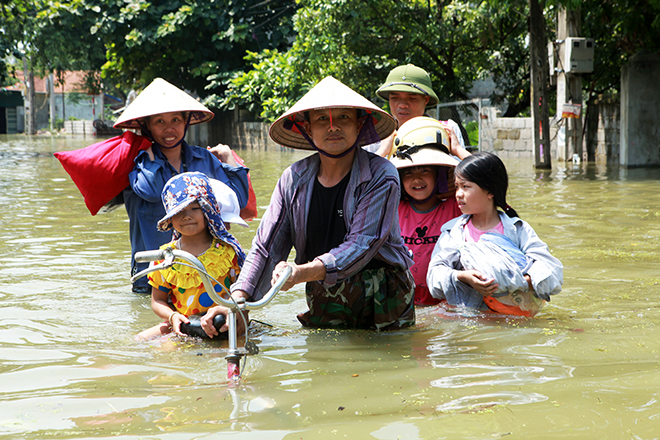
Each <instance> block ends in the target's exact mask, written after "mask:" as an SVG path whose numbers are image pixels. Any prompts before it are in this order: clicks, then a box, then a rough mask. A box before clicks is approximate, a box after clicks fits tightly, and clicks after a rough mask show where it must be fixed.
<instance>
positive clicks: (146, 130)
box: [140, 112, 192, 150]
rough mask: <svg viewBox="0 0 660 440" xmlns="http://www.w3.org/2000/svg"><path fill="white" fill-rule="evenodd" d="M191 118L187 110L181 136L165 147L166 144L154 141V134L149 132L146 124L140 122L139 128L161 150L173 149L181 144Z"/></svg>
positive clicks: (190, 113)
mask: <svg viewBox="0 0 660 440" xmlns="http://www.w3.org/2000/svg"><path fill="white" fill-rule="evenodd" d="M191 118H192V112H188V120H187V121H186V127H185V128H184V129H183V136H181V140H180V141H179V142H177V143H176V144H174V145H172V146H171V147H166V146H164V145H161V144H159V143H158V142H156V140H155V139H154V136H153V135H152V134H151V131H150V130H149V129H147V127H146V124H145V125H143V124H141V123H140V129H141V130H142V131H143V132H144V134H146V135H147V137H149V138H151V140H152V141H153V143H154V144H156V145H157V146H158V148H161V149H163V150H173V149H174V148H176V147H178V146H179V145H181V143H182V142H183V140H184V139H185V138H186V134H187V133H188V127H190V119H191Z"/></svg>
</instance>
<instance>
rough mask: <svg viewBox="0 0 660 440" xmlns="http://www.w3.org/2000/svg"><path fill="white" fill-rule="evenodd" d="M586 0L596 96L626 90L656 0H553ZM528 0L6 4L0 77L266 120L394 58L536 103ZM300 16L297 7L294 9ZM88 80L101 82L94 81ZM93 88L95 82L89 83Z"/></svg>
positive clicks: (378, 76)
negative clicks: (14, 70) (113, 90)
mask: <svg viewBox="0 0 660 440" xmlns="http://www.w3.org/2000/svg"><path fill="white" fill-rule="evenodd" d="M559 3H561V4H565V5H566V6H567V7H580V8H581V11H582V23H583V24H582V33H583V35H584V36H586V37H592V38H594V39H595V41H596V58H595V70H594V72H593V73H592V74H587V75H584V80H585V82H586V83H587V84H588V88H589V90H590V91H591V92H592V93H594V94H601V93H608V92H611V91H613V90H616V89H617V88H618V86H619V75H620V69H621V66H622V65H623V64H625V63H626V62H627V60H628V58H629V57H630V56H631V55H632V54H634V53H636V52H637V51H639V50H641V49H646V50H655V51H657V50H658V49H659V47H660V18H659V17H660V0H622V1H617V2H612V1H605V2H603V1H602V0H554V1H553V0H550V2H547V3H546V5H545V11H546V20H547V24H548V29H547V31H548V32H547V34H548V36H551V38H554V36H553V34H554V25H555V23H554V21H555V10H554V8H555V7H556V6H557V5H558V4H559ZM527 7H528V6H527V2H526V1H525V0H481V1H478V2H468V1H466V0H406V1H402V0H60V1H54V0H0V37H1V38H0V55H2V56H0V81H3V77H4V78H6V76H7V74H6V72H7V69H8V67H7V66H6V60H7V59H8V58H7V57H10V56H15V57H17V58H20V57H22V56H24V55H25V56H26V57H28V58H29V59H30V62H31V66H32V69H34V70H36V71H37V72H38V73H45V72H50V71H53V70H90V71H98V70H102V73H103V76H104V78H105V79H104V81H105V82H106V83H107V82H112V83H116V84H117V86H118V87H119V89H120V93H121V91H128V90H129V89H131V88H137V87H140V86H144V85H147V84H148V83H149V82H151V80H153V78H155V77H163V78H165V79H166V80H168V81H170V82H172V83H174V84H176V85H178V86H180V87H183V88H185V89H188V90H191V91H193V92H197V93H198V94H199V95H200V96H205V97H207V100H206V102H207V103H209V104H211V105H221V106H222V107H224V108H236V107H241V108H247V109H249V110H251V111H252V112H254V113H255V114H260V115H261V117H262V118H264V119H266V120H272V119H274V118H275V117H276V116H278V115H279V114H281V113H282V112H283V111H284V110H285V109H286V108H288V107H289V106H290V105H291V104H292V103H293V102H294V101H295V100H297V99H298V98H299V97H300V96H302V95H303V94H304V93H305V92H306V91H307V90H309V88H310V87H311V86H312V85H313V84H315V83H316V82H318V81H319V80H321V79H322V78H323V77H325V76H327V75H333V76H335V77H336V78H337V79H339V80H341V81H342V82H344V83H345V84H347V85H349V86H350V87H352V88H353V89H355V90H356V91H358V92H359V93H361V94H362V95H364V96H367V97H369V98H371V99H372V100H374V101H376V100H377V98H376V96H375V91H376V89H377V88H378V86H379V85H380V84H382V82H383V81H384V80H385V78H386V77H387V74H388V72H389V71H390V70H391V69H392V68H393V67H395V66H397V65H400V64H405V63H414V64H416V65H419V66H421V67H423V68H425V69H426V70H427V71H429V73H430V74H431V77H432V79H433V85H434V89H435V91H436V93H438V95H439V96H440V99H441V100H445V101H449V100H457V99H459V100H460V99H465V98H466V97H467V95H468V93H469V91H470V88H471V87H472V84H473V83H474V81H475V80H477V79H484V78H491V79H492V80H493V81H494V82H495V84H496V89H495V91H494V92H493V94H492V96H491V99H492V100H493V101H494V102H496V103H501V102H507V103H508V110H507V112H506V115H508V116H514V115H516V114H518V113H519V112H521V111H523V110H524V109H526V108H528V107H529V49H528V47H527V33H528V18H527V17H528V11H527ZM294 13H295V15H294ZM90 78H92V79H93V78H94V77H93V76H92V77H90ZM95 81H96V82H97V83H98V79H97V80H95Z"/></svg>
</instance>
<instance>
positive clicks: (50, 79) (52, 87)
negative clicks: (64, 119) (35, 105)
mask: <svg viewBox="0 0 660 440" xmlns="http://www.w3.org/2000/svg"><path fill="white" fill-rule="evenodd" d="M54 77H55V75H53V72H51V73H50V75H48V96H49V98H50V112H49V113H50V132H51V133H53V132H54V131H55V119H56V118H57V115H56V114H55V80H54Z"/></svg>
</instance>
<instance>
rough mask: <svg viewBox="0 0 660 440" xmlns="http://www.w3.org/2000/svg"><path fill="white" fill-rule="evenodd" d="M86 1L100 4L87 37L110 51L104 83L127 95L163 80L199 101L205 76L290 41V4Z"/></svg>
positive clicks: (280, 0)
mask: <svg viewBox="0 0 660 440" xmlns="http://www.w3.org/2000/svg"><path fill="white" fill-rule="evenodd" d="M84 1H85V2H86V3H87V4H88V5H91V4H101V3H103V5H104V9H103V13H102V14H100V15H99V18H98V21H97V23H96V24H95V26H94V27H93V28H92V34H94V35H100V36H101V38H102V39H103V41H104V42H105V46H106V48H107V62H106V63H105V65H104V66H103V75H104V77H112V78H114V79H115V81H116V82H117V83H118V84H119V85H121V86H123V87H125V88H132V87H136V86H144V85H146V84H148V83H149V82H151V80H153V79H154V78H155V77H162V78H164V79H166V80H168V81H170V82H172V83H174V84H176V85H178V86H181V87H184V88H186V89H188V90H191V91H194V92H197V93H199V94H200V95H203V94H205V93H208V92H205V91H204V90H205V87H206V86H207V84H208V81H207V79H206V78H207V76H209V75H211V74H215V73H217V72H232V71H236V70H241V69H242V68H243V66H244V64H245V62H244V60H243V57H244V56H245V54H246V52H247V51H261V50H264V49H269V48H278V47H286V46H287V45H288V44H289V41H290V39H291V38H292V35H291V32H292V29H291V23H290V19H291V15H293V12H294V7H295V3H294V2H293V1H292V0H266V1H262V0H180V1H177V0H173V1H166V2H162V1H160V2H159V1H152V2H148V1H146V0H84ZM220 87H221V88H222V86H221V85H220Z"/></svg>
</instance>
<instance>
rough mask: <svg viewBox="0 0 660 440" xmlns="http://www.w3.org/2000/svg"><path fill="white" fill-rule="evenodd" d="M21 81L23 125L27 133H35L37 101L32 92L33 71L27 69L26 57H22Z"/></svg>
mask: <svg viewBox="0 0 660 440" xmlns="http://www.w3.org/2000/svg"><path fill="white" fill-rule="evenodd" d="M23 82H24V83H25V95H26V98H27V101H26V102H25V104H26V105H25V125H26V130H25V132H26V133H27V134H37V115H36V113H37V103H36V102H35V94H34V72H32V70H31V69H30V70H29V71H28V61H27V58H26V57H25V56H24V57H23Z"/></svg>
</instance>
